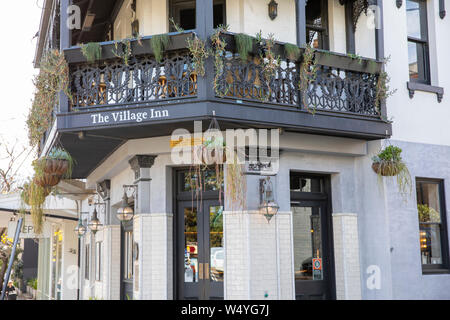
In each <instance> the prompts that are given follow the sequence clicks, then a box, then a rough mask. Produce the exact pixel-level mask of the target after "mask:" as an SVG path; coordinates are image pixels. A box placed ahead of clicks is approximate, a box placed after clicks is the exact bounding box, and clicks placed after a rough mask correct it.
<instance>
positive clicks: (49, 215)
mask: <svg viewBox="0 0 450 320" xmlns="http://www.w3.org/2000/svg"><path fill="white" fill-rule="evenodd" d="M0 211H4V212H10V213H19V210H13V209H3V208H0ZM25 214H27V215H31V213H30V212H29V211H25ZM44 217H47V218H55V219H63V220H70V221H78V218H70V217H63V216H57V215H54V214H46V213H44Z"/></svg>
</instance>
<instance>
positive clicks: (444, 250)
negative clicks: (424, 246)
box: [416, 177, 450, 275]
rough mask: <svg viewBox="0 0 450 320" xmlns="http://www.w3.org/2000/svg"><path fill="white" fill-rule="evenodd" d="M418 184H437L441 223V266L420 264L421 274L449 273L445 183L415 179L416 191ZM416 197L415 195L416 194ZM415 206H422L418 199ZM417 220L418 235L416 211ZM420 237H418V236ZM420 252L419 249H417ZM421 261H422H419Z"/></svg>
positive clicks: (438, 180) (449, 259) (437, 180)
mask: <svg viewBox="0 0 450 320" xmlns="http://www.w3.org/2000/svg"><path fill="white" fill-rule="evenodd" d="M419 183H424V184H425V183H426V184H437V185H438V195H439V206H440V210H439V214H440V218H441V223H440V224H439V225H440V228H439V231H440V238H441V243H440V245H441V255H442V264H422V262H421V265H422V274H424V275H426V274H436V273H450V267H449V262H450V257H449V243H448V224H447V207H446V204H445V181H444V180H443V179H433V178H423V177H416V190H417V188H418V185H419ZM416 197H417V194H416ZM416 202H417V205H419V204H424V203H419V199H418V198H417V201H416ZM417 218H418V224H419V233H420V224H421V222H420V220H419V212H418V211H417ZM419 237H420V235H419ZM419 243H420V242H419ZM419 250H420V248H419ZM421 261H422V260H421Z"/></svg>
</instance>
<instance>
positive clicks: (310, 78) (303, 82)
mask: <svg viewBox="0 0 450 320" xmlns="http://www.w3.org/2000/svg"><path fill="white" fill-rule="evenodd" d="M317 70H318V65H317V61H316V58H315V55H314V49H313V48H312V47H311V46H310V45H307V46H306V47H305V52H304V53H303V61H302V63H301V65H300V81H299V84H298V86H299V90H300V93H301V96H302V104H303V106H304V107H305V108H306V109H307V110H308V111H309V112H311V113H312V114H314V113H315V111H316V107H315V106H313V107H312V108H311V107H310V106H309V104H308V90H309V87H310V85H311V84H312V83H313V82H314V81H315V80H316V78H317Z"/></svg>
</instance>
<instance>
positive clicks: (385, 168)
mask: <svg viewBox="0 0 450 320" xmlns="http://www.w3.org/2000/svg"><path fill="white" fill-rule="evenodd" d="M372 169H373V171H375V173H376V174H380V175H382V176H383V177H394V176H396V175H398V174H399V169H398V166H397V164H396V163H395V162H394V161H385V162H383V163H380V162H374V163H373V164H372Z"/></svg>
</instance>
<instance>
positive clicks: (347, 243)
mask: <svg viewBox="0 0 450 320" xmlns="http://www.w3.org/2000/svg"><path fill="white" fill-rule="evenodd" d="M333 237H334V256H335V271H336V272H335V274H336V298H337V299H338V300H360V299H361V270H360V261H359V237H358V217H357V215H356V214H333Z"/></svg>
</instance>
